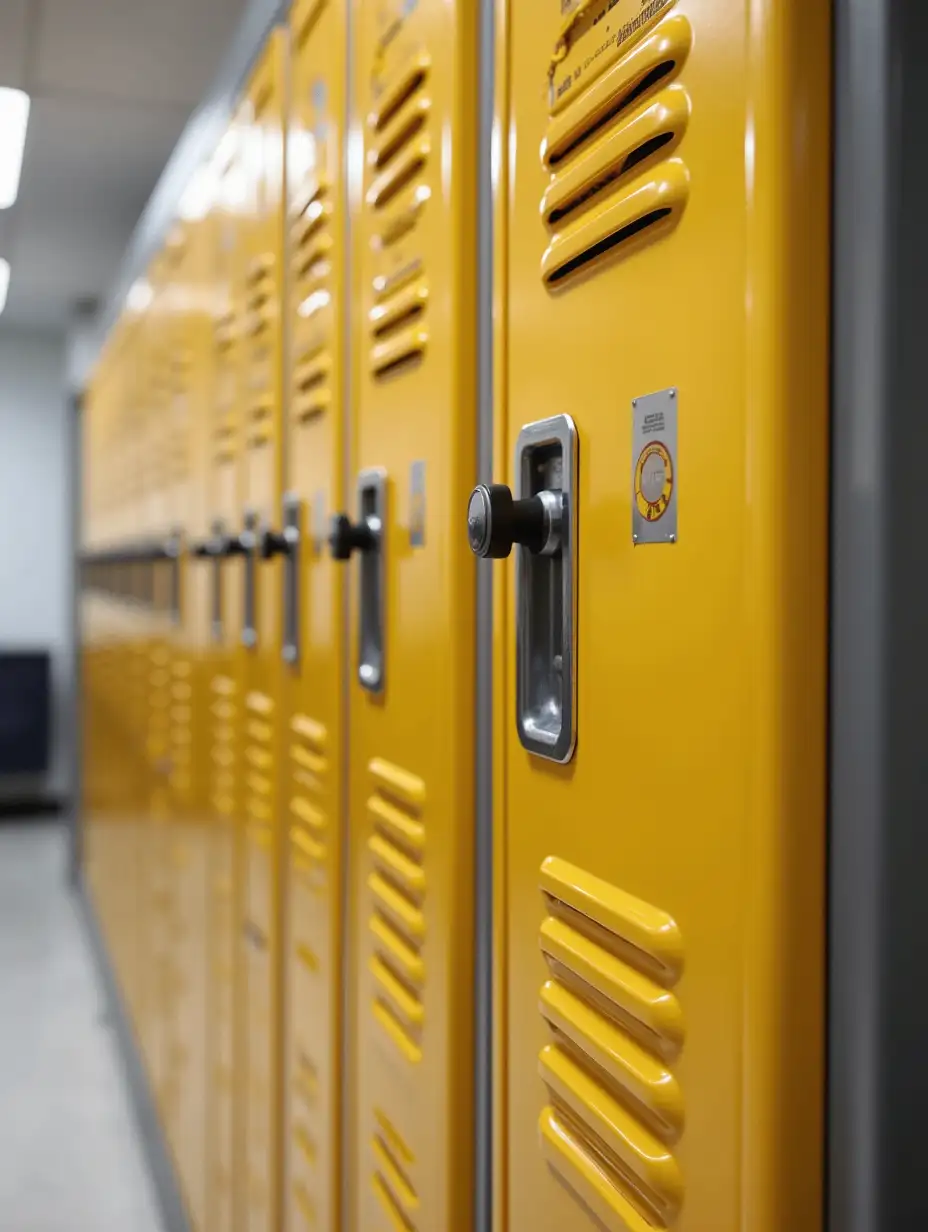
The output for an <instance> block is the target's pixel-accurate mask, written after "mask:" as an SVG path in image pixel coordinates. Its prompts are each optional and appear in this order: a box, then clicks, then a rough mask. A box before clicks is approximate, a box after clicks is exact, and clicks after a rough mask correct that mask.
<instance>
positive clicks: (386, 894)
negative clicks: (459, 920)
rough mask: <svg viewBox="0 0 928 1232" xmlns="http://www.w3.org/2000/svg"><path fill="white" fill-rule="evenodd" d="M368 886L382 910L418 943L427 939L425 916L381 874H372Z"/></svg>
mask: <svg viewBox="0 0 928 1232" xmlns="http://www.w3.org/2000/svg"><path fill="white" fill-rule="evenodd" d="M367 885H368V888H369V889H370V891H371V893H372V894H373V896H374V900H375V902H376V903H377V904H378V906H379V907H380V909H381V910H382V911H383V912H384V913H385V914H386V915H387V916H388V918H390V919H391V920H393V921H394V922H395V923H396V924H397V925H398V926H399V928H400V929H402V930H404V931H405V932H406V933H408V934H409V936H410V937H412V938H413V940H414V941H416V942H421V941H422V940H423V938H424V937H425V916H424V914H423V913H422V911H421V910H420V909H419V908H418V907H414V906H413V905H412V903H410V902H409V900H408V899H407V898H405V897H404V896H403V895H402V894H401V893H400V892H399V891H398V890H396V889H394V888H393V886H392V885H390V883H389V882H388V881H387V880H385V878H383V877H382V876H381V875H380V874H379V873H371V875H370V876H369V877H368V879H367Z"/></svg>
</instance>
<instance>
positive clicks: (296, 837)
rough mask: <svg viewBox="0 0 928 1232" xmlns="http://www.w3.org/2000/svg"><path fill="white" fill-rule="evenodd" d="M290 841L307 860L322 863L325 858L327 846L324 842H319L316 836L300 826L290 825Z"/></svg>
mask: <svg viewBox="0 0 928 1232" xmlns="http://www.w3.org/2000/svg"><path fill="white" fill-rule="evenodd" d="M290 842H291V844H292V846H293V848H294V850H296V851H297V852H299V853H300V855H302V856H304V857H305V858H306V859H307V860H310V861H313V862H316V863H321V862H322V861H323V860H324V859H325V847H323V845H322V843H318V842H317V841H316V840H315V839H314V838H311V837H310V836H309V835H308V834H307V833H306V831H305V830H303V829H301V828H300V827H299V826H291V827H290Z"/></svg>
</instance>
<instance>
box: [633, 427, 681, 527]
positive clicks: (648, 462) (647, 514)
mask: <svg viewBox="0 0 928 1232" xmlns="http://www.w3.org/2000/svg"><path fill="white" fill-rule="evenodd" d="M671 496H673V458H671V456H670V451H669V450H668V449H667V447H666V445H664V444H662V443H661V442H660V441H651V442H650V443H649V444H647V445H645V447H644V449H642V451H641V454H640V456H639V458H638V465H637V466H636V467H635V503H636V504H637V506H638V512H639V514H640V515H641V516H642V517H643V518H644V519H645V521H646V522H657V521H659V520H660V519H661V518H662V517H663V516H664V514H665V513H666V512H667V506H668V505H669V504H670V498H671Z"/></svg>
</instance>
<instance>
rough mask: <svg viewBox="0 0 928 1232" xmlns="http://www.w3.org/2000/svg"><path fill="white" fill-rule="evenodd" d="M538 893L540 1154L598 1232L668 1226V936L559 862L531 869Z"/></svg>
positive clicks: (650, 914) (671, 1188) (655, 918)
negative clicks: (544, 1036)
mask: <svg viewBox="0 0 928 1232" xmlns="http://www.w3.org/2000/svg"><path fill="white" fill-rule="evenodd" d="M541 888H542V892H543V895H544V900H545V906H546V909H547V915H546V918H545V920H544V922H543V924H542V928H541V949H542V952H543V953H544V956H545V958H546V960H547V962H548V966H549V968H550V976H551V978H550V979H548V980H547V981H546V983H545V984H544V986H543V987H542V989H541V1005H540V1008H541V1013H542V1015H543V1016H544V1018H545V1020H546V1021H547V1024H548V1026H549V1028H550V1030H551V1042H550V1043H549V1044H547V1045H546V1046H545V1047H544V1048H543V1049H542V1052H541V1057H540V1070H541V1076H542V1078H543V1080H544V1082H545V1084H546V1086H547V1089H548V1095H549V1099H550V1103H549V1104H548V1106H547V1107H545V1108H544V1110H543V1111H542V1114H541V1120H540V1128H541V1142H542V1148H543V1150H544V1152H545V1156H546V1158H547V1160H548V1162H549V1164H550V1165H551V1167H552V1168H553V1169H554V1170H555V1172H557V1173H558V1175H559V1176H560V1177H561V1178H562V1179H563V1180H564V1181H565V1182H566V1183H567V1185H568V1186H569V1187H570V1188H571V1189H572V1190H573V1191H574V1192H575V1193H576V1194H577V1196H578V1198H579V1199H580V1200H581V1201H582V1202H583V1203H585V1204H586V1205H587V1206H588V1207H589V1208H590V1209H591V1210H592V1211H593V1213H594V1214H595V1215H596V1217H597V1218H598V1219H599V1220H600V1221H601V1222H602V1224H603V1225H604V1227H606V1228H608V1229H610V1230H612V1229H615V1230H616V1232H619V1229H622V1230H623V1232H624V1230H626V1229H633V1230H634V1232H645V1230H646V1229H648V1228H669V1227H670V1226H671V1225H672V1224H673V1223H674V1220H675V1219H676V1216H677V1214H678V1212H679V1209H680V1205H681V1202H682V1199H683V1180H682V1176H681V1173H680V1168H679V1165H678V1163H677V1160H676V1158H675V1156H674V1154H673V1149H674V1147H675V1145H676V1143H677V1142H678V1140H679V1138H680V1135H681V1134H682V1132H683V1126H684V1105H683V1095H682V1092H681V1090H680V1086H679V1083H678V1081H677V1078H676V1076H675V1074H674V1071H673V1064H674V1062H675V1060H676V1059H677V1057H678V1055H679V1053H680V1050H681V1048H682V1046H683V1041H684V1023H683V1015H682V1011H681V1008H680V1004H679V1002H678V1000H677V998H676V996H675V995H674V993H673V988H674V986H675V985H676V983H677V981H678V979H679V977H680V974H681V971H682V968H683V948H682V941H681V937H680V933H679V930H678V928H677V926H676V924H675V923H674V921H673V920H672V919H671V917H670V916H668V915H667V914H666V913H664V912H662V911H660V910H658V909H657V908H655V907H652V906H650V905H649V904H647V903H644V902H641V901H640V900H639V899H635V898H632V897H631V896H630V895H628V894H625V893H623V892H622V891H621V890H617V889H616V888H615V887H614V886H612V885H609V884H608V883H607V882H605V881H601V880H600V879H599V878H598V877H594V876H592V875H590V874H589V873H586V872H585V871H584V870H582V869H579V868H576V867H575V866H574V865H571V864H568V863H567V862H566V861H563V860H560V859H556V858H553V857H552V858H550V859H548V860H546V861H545V863H544V864H543V865H542V868H541Z"/></svg>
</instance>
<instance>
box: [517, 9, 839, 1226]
mask: <svg viewBox="0 0 928 1232" xmlns="http://www.w3.org/2000/svg"><path fill="white" fill-rule="evenodd" d="M507 7H508V12H506V13H505V14H503V15H502V16H501V26H500V33H501V35H502V39H501V43H502V49H501V65H500V84H501V88H500V90H499V91H498V107H499V112H498V115H497V134H498V139H499V140H500V142H501V144H502V151H501V158H500V160H499V164H498V175H499V181H498V191H499V192H500V193H501V198H502V201H503V203H504V204H503V209H502V213H501V221H502V223H503V224H504V227H505V235H504V238H503V239H502V240H500V241H499V242H498V245H497V262H498V265H497V276H498V279H499V281H500V283H502V284H503V285H504V290H503V291H501V292H500V293H499V296H500V298H499V299H498V313H497V363H498V371H499V372H501V373H502V376H501V378H500V379H501V382H502V386H503V388H502V391H501V392H502V398H501V400H500V401H499V402H498V405H499V406H500V408H501V409H502V418H503V423H504V430H503V433H501V434H500V433H499V432H498V435H497V445H498V446H499V447H500V448H499V449H498V452H497V458H498V462H497V467H498V478H499V479H501V480H505V481H506V482H509V483H512V482H513V471H512V458H513V449H514V446H515V441H516V437H517V436H518V434H519V431H520V429H521V427H522V426H523V425H524V424H526V423H529V422H532V421H535V420H539V419H542V418H544V417H547V416H552V415H558V414H569V415H571V416H572V417H573V419H574V421H575V423H576V427H577V432H578V435H579V459H580V460H579V476H580V478H579V499H578V501H577V502H576V504H575V512H576V516H577V518H578V525H579V547H578V552H579V561H578V569H579V606H578V620H579V629H578V673H579V675H578V703H577V746H576V751H575V754H574V756H573V759H572V760H571V761H570V763H569V764H567V765H563V766H561V765H556V764H554V763H551V762H546V761H543V760H540V759H538V758H537V757H536V756H533V755H532V754H530V753H529V752H527V751H526V750H525V749H524V748H523V747H522V746H521V744H520V743H519V739H518V736H517V732H516V727H515V721H514V720H515V712H516V704H517V702H516V695H515V656H514V649H515V622H516V612H515V603H516V596H515V591H514V580H515V560H514V559H513V561H511V562H508V563H507V564H506V565H504V566H500V572H499V574H498V580H499V581H501V582H502V581H503V579H505V596H504V597H503V598H502V599H501V600H500V602H499V604H498V607H497V612H496V618H497V622H498V623H497V630H496V639H497V647H498V654H497V672H498V684H499V686H500V689H501V691H502V695H503V698H504V701H503V706H502V711H501V712H500V711H499V710H498V711H497V714H498V724H497V732H496V740H497V783H498V798H497V817H496V830H497V834H498V835H499V836H500V837H499V843H498V847H497V865H496V868H497V876H498V877H501V878H502V880H503V884H502V885H501V886H499V887H498V889H497V897H496V901H497V906H498V909H500V910H501V911H502V918H501V925H500V929H499V934H498V937H497V962H498V964H499V965H500V967H501V968H502V969H503V973H504V974H503V977H502V989H501V991H502V992H503V996H502V998H501V999H500V1000H499V1001H498V1005H497V1015H498V1019H497V1025H496V1030H497V1040H498V1054H497V1056H498V1070H497V1072H498V1074H499V1075H500V1090H499V1092H498V1096H499V1098H498V1103H497V1126H498V1128H499V1129H500V1131H501V1133H500V1138H499V1141H498V1143H497V1155H496V1170H497V1176H496V1192H497V1195H498V1203H497V1211H496V1221H497V1229H498V1232H502V1230H503V1229H508V1230H510V1232H521V1230H522V1229H528V1228H531V1229H533V1232H554V1230H555V1229H557V1232H565V1230H567V1229H571V1230H573V1229H577V1230H578V1232H579V1230H580V1229H586V1228H591V1229H592V1228H597V1229H610V1230H615V1232H619V1230H620V1229H621V1230H623V1232H629V1230H630V1232H648V1230H650V1229H655V1228H665V1227H666V1228H669V1227H673V1228H675V1229H678V1230H680V1232H703V1230H704V1229H707V1228H711V1229H713V1232H736V1230H737V1232H782V1229H785V1228H790V1229H802V1230H807V1232H814V1230H815V1229H818V1228H820V1227H821V1221H822V1213H821V1212H822V1135H823V1129H822V1096H823V1061H822V1054H823V1038H822V1037H823V1027H822V1020H823V1011H824V982H823V951H824V916H825V906H824V891H825V878H824V859H823V856H824V835H825V718H826V689H825V668H826V654H827V634H826V590H825V587H826V578H827V508H828V466H827V417H828V330H827V322H828V305H829V295H828V252H829V141H830V134H829V89H830V69H829V65H830V45H831V44H830V24H829V14H828V6H827V5H821V6H809V5H800V4H798V3H794V2H793V0H789V2H787V3H777V4H774V3H773V2H772V0H771V2H770V3H767V2H766V0H761V2H760V3H745V2H742V0H679V2H678V3H674V2H673V0H669V2H666V3H659V2H658V3H647V4H644V3H640V2H639V0H618V3H613V4H607V3H606V0H597V2H595V3H583V2H581V3H579V4H569V3H568V4H560V3H557V2H556V0H550V2H549V3H546V4H545V5H543V6H540V5H538V4H536V3H529V2H528V0H510V3H509V5H508V6H507ZM670 389H672V390H674V391H675V399H676V402H677V405H678V424H679V440H678V443H677V445H676V447H675V458H674V463H675V467H674V479H675V483H676V485H677V487H676V492H677V497H676V499H677V501H678V506H677V510H678V517H679V525H678V533H677V535H676V539H675V542H669V541H667V542H664V543H659V544H654V545H650V544H648V545H644V544H642V545H641V546H637V547H636V546H635V543H634V542H633V539H632V509H633V504H634V502H635V499H636V495H635V478H634V475H635V462H636V458H635V456H634V455H633V450H632V424H633V411H632V403H633V400H634V399H636V398H640V397H642V396H644V395H647V394H651V393H654V392H655V391H660V390H670ZM655 509H656V510H657V511H658V513H660V510H659V508H658V506H655ZM658 520H659V519H658ZM500 715H501V717H499V716H500ZM500 796H501V798H500Z"/></svg>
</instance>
